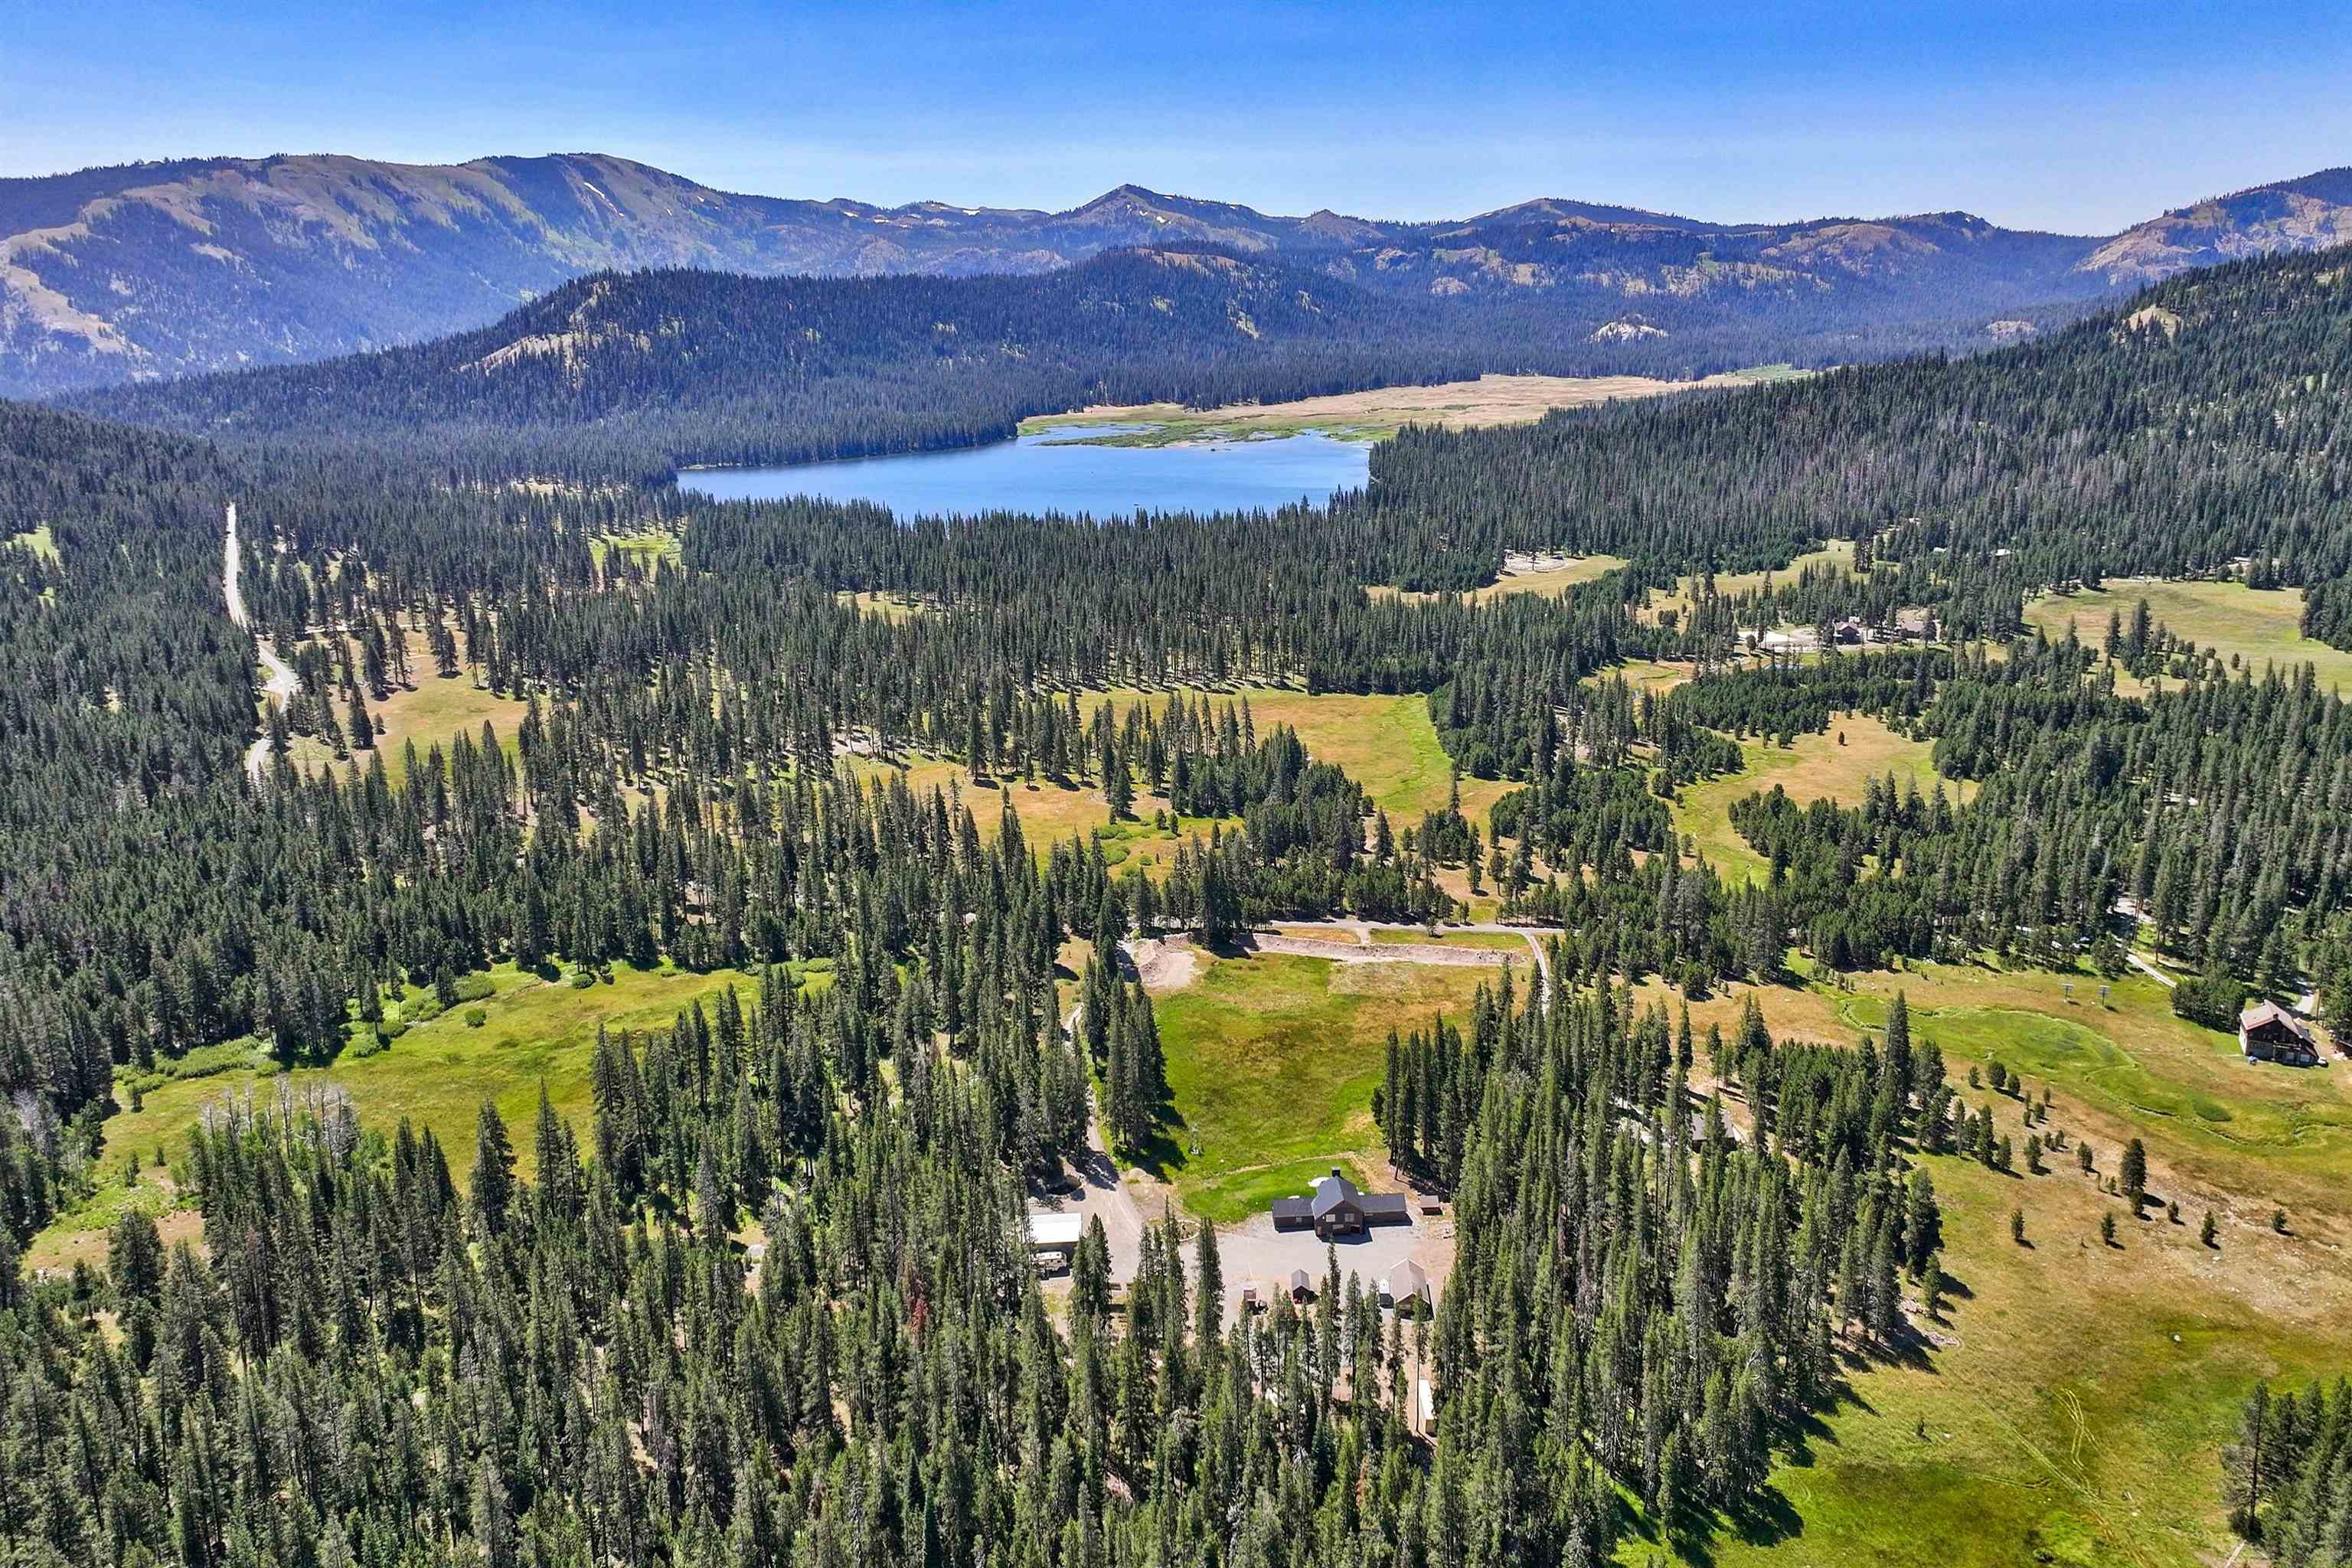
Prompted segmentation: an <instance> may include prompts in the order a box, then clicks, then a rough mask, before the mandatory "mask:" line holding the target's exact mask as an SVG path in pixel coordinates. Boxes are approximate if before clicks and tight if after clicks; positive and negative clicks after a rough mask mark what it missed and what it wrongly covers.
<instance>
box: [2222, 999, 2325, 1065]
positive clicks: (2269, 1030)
mask: <svg viewBox="0 0 2352 1568" xmlns="http://www.w3.org/2000/svg"><path fill="white" fill-rule="evenodd" d="M2238 1048H2239V1049H2240V1050H2242V1051H2243V1052H2245V1054H2246V1059H2247V1060H2249V1061H2257V1062H2284V1063H2286V1064H2287V1065H2288V1066H2289V1067H2299V1068H2308V1067H2317V1066H2318V1065H2319V1047H2318V1046H2317V1045H2316V1044H2315V1043H2314V1042H2313V1040H2312V1037H2311V1026H2309V1025H2307V1024H2305V1022H2304V1021H2303V1020H2302V1019H2300V1018H2298V1017H2296V1016H2294V1014H2292V1013H2290V1012H2288V1011H2287V1010H2286V1009H2285V1008H2284V1007H2282V1006H2280V1005H2278V1004H2277V1003H2275V1002H2263V1003H2259V1004H2257V1005H2254V1006H2252V1007H2249V1008H2247V1009H2246V1010H2245V1011H2244V1012H2242V1013H2241V1014H2239V1015H2238Z"/></svg>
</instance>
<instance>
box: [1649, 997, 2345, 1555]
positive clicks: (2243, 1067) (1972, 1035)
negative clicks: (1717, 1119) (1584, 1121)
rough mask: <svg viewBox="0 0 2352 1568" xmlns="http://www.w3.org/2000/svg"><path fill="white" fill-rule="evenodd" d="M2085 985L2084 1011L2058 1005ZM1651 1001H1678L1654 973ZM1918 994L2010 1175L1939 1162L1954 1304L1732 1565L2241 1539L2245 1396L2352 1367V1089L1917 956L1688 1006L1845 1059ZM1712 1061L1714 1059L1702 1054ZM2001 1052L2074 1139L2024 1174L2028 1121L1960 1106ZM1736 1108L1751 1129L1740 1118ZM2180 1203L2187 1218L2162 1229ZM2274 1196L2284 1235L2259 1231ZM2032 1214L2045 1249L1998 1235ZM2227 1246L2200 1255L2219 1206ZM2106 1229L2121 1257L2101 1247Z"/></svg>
mask: <svg viewBox="0 0 2352 1568" xmlns="http://www.w3.org/2000/svg"><path fill="white" fill-rule="evenodd" d="M2070 979H2071V981H2072V984H2073V994H2072V996H2071V997H2070V996H2069V995H2068V994H2067V985H2068V983H2069V980H2070ZM1641 989H1642V994H1643V1003H1644V1005H1646V1004H1647V1003H1648V1002H1650V1001H1652V1000H1659V1001H1664V1003H1665V1004H1666V1005H1667V1006H1668V1007H1669V1008H1670V1009H1671V1008H1672V1007H1674V1006H1675V1005H1676V999H1675V996H1674V994H1672V993H1671V992H1669V991H1668V990H1666V988H1664V986H1661V985H1659V984H1655V983H1652V984H1646V985H1644V986H1643V987H1642V988H1641ZM1897 990H1900V991H1903V992H1904V993H1906V995H1907V997H1908V999H1909V1002H1910V1005H1911V1016H1912V1037H1913V1039H1914V1040H1915V1041H1919V1040H1933V1041H1935V1042H1936V1043H1937V1046H1938V1047H1940V1048H1941V1049H1942V1050H1943V1052H1944V1055H1945V1059H1946V1063H1947V1067H1948V1073H1949V1076H1950V1078H1951V1079H1952V1080H1953V1082H1954V1083H1955V1085H1956V1087H1960V1088H1962V1089H1963V1091H1964V1093H1965V1098H1966V1100H1967V1101H1968V1103H1969V1106H1970V1107H1971V1108H1974V1107H1977V1106H1990V1108H1991V1110H1992V1111H1993V1115H1994V1121H1995V1124H1996V1127H1997V1129H1998V1130H1999V1131H2000V1132H2001V1133H2002V1134H2004V1135H2005V1136H2007V1137H2008V1138H2010V1140H2011V1142H2012V1144H2013V1145H2014V1146H2015V1147H2016V1149H2017V1150H2018V1151H2019V1154H2018V1158H2017V1161H2016V1169H2015V1171H2014V1172H2011V1173H2003V1172H1997V1171H1992V1170H1988V1169H1986V1168H1985V1167H1983V1166H1981V1165H1979V1164H1978V1163H1975V1162H1973V1161H1969V1160H1963V1159H1958V1158H1949V1157H1943V1158H1935V1159H1931V1160H1929V1161H1928V1162H1927V1164H1928V1167H1929V1169H1930V1171H1931V1173H1933V1175H1934V1178H1935V1182H1936V1187H1937V1194H1938V1196H1939V1198H1940V1199H1941V1201H1942V1204H1943V1207H1944V1225H1945V1242H1946V1262H1947V1267H1948V1270H1949V1272H1950V1273H1951V1275H1952V1276H1953V1277H1954V1278H1955V1279H1958V1281H1959V1282H1960V1283H1961V1284H1962V1285H1963V1286H1964V1287H1965V1294H1964V1295H1963V1296H1961V1298H1960V1299H1959V1300H1956V1301H1955V1302H1954V1304H1953V1306H1952V1309H1951V1311H1950V1313H1949V1316H1948V1321H1947V1322H1946V1323H1945V1324H1943V1325H1940V1326H1938V1327H1937V1332H1938V1333H1939V1334H1940V1335H1942V1337H1943V1342H1941V1343H1940V1345H1939V1347H1938V1349H1937V1352H1936V1353H1935V1355H1934V1357H1933V1359H1932V1363H1930V1364H1928V1365H1924V1366H1905V1367H1879V1368H1875V1369H1873V1370H1871V1371H1868V1372H1864V1373H1859V1374H1858V1375H1857V1376H1856V1377H1855V1379H1854V1391H1855V1394H1857V1396H1858V1398H1857V1400H1856V1401H1855V1402H1853V1403H1849V1404H1847V1405H1844V1406H1843V1407H1842V1408H1841V1409H1840V1410H1839V1411H1838V1412H1837V1413H1836V1414H1834V1415H1832V1416H1831V1417H1830V1418H1829V1420H1828V1422H1827V1424H1826V1426H1825V1428H1824V1430H1823V1432H1822V1434H1821V1435H1819V1436H1816V1438H1815V1440H1814V1441H1813V1442H1812V1443H1811V1444H1810V1445H1809V1450H1810V1455H1809V1458H1807V1459H1806V1460H1805V1461H1803V1462H1800V1463H1790V1464H1784V1465H1783V1466H1781V1467H1780V1469H1779V1470H1778V1471H1777V1472H1776V1474H1775V1475H1774V1478H1773V1481H1774V1485H1775V1486H1776V1487H1777V1488H1778V1489H1779V1490H1780V1492H1781V1494H1782V1495H1783V1497H1784V1498H1785V1499H1786V1500H1787V1501H1788V1503H1789V1504H1790V1509H1791V1510H1792V1513H1793V1516H1794V1518H1795V1519H1796V1520H1797V1521H1800V1528H1799V1531H1798V1532H1797V1533H1796V1534H1795V1535H1793V1536H1790V1537H1789V1538H1787V1539H1783V1540H1777V1541H1743V1540H1740V1539H1737V1538H1733V1537H1726V1538H1724V1539H1721V1540H1718V1541H1717V1542H1712V1543H1711V1547H1710V1550H1711V1552H1712V1553H1713V1557H1714V1561H1716V1562H1717V1563H1739V1564H1747V1563H1782V1562H1790V1561H1795V1562H1804V1563H1829V1564H1841V1565H1842V1564H1847V1563H1917V1564H1927V1563H1982V1564H1994V1563H2015V1562H2033V1561H2048V1562H2060V1563H2115V1564H2126V1563H2173V1562H2183V1563H2185V1562H2191V1561H2196V1560H2197V1559H2198V1558H2199V1557H2200V1555H2201V1556H2203V1557H2204V1558H2205V1559H2206V1560H2207V1561H2216V1562H2217V1561H2219V1560H2220V1559H2221V1557H2222V1556H2223V1555H2225V1554H2226V1553H2227V1552H2228V1550H2229V1544H2230V1542H2229V1538H2228V1536H2227V1533H2226V1529H2225V1527H2224V1525H2223V1521H2222V1520H2221V1506H2220V1499H2219V1492H2218V1482H2219V1456H2220V1450H2221V1445H2222V1444H2223V1442H2225V1441H2226V1440H2227V1438H2228V1436H2229V1434H2230V1429H2231V1425H2232V1423H2233V1422H2234V1418H2235V1414H2236V1407H2237V1405H2238V1404H2239V1402H2240V1401H2241V1400H2242V1398H2243V1396H2244V1394H2245V1392H2246V1391H2247V1389H2248V1388H2249V1387H2250V1386H2251V1385H2252V1383H2253V1382H2254V1381H2256V1380H2257V1379H2269V1380H2276V1379H2281V1378H2294V1379H2301V1378H2305V1377H2307V1376H2311V1375H2315V1374H2318V1373H2328V1372H2330V1371H2331V1370H2332V1369H2334V1368H2336V1367H2339V1366H2341V1365H2342V1364H2343V1363H2344V1362H2345V1360H2346V1358H2347V1355H2352V1265H2347V1262H2346V1259H2345V1256H2344V1253H2343V1251H2342V1248H2343V1247H2344V1244H2345V1242H2346V1241H2347V1239H2352V1224H2347V1220H2352V1202H2347V1197H2346V1195H2345V1194H2346V1192H2347V1183H2346V1177H2347V1174H2352V1094H2347V1085H2346V1083H2345V1082H2344V1078H2345V1075H2344V1073H2343V1071H2342V1070H2341V1069H2340V1068H2331V1069H2327V1070H2324V1071H2305V1072H2297V1071H2294V1069H2289V1068H2264V1067H2255V1066H2250V1065H2249V1064H2247V1063H2245V1062H2243V1061H2242V1060H2241V1059H2239V1058H2238V1057H2237V1054H2236V1051H2235V1047H2234V1041H2232V1040H2231V1038H2230V1037H2226V1036H2222V1035H2219V1034H2216V1033H2214V1032H2212V1031H2210V1030H2205V1029H2200V1028H2198V1027H2197V1026H2193V1025H2189V1024H2187V1023H2184V1022H2183V1021H2182V1020H2180V1019H2179V1018H2176V1017H2175V1016H2173V1015H2172V1013H2171V1010H2170V1007H2169V1005H2168V997H2167V994H2166V993H2165V992H2164V991H2163V989H2162V988H2161V987H2160V986H2158V985H2157V984H2155V983H2154V982H2152V981H2149V980H2147V979H2145V978H2143V977H2141V976H2138V975H2137V974H2135V975H2132V976H2130V977H2127V978H2126V979H2125V980H2123V981H2120V982H2117V983H2116V984H2115V986H2114V989H2113V993H2112V995H2111V997H2110V998H2109V999H2108V1001H2107V1002H2106V1003H2105V1004H2102V1003H2101V1001H2100V1000H2099V995H2098V982H2097V981H2096V979H2095V978H2094V977H2092V976H2089V975H2087V974H2084V975H2074V976H2071V977H2070V976H2066V975H2060V974H2052V973H2042V972H2035V971H2015V970H2007V969H2002V968H1999V967H1995V966H1991V965H1977V964H1970V965H1937V964H1929V965H1921V966H1918V967H1916V968H1913V969H1910V970H1906V971H1902V972H1886V973H1864V974H1857V975H1853V976H1849V977H1846V979H1845V980H1844V981H1843V982H1842V983H1839V984H1830V983H1828V982H1826V981H1824V982H1822V983H1816V984H1801V985H1788V986H1765V987H1748V986H1730V987H1727V988H1725V989H1724V990H1723V991H1722V992H1720V993H1719V994H1716V995H1713V996H1710V997H1707V998H1706V999H1704V1000H1702V1001H1700V1002H1697V1003H1695V1004H1694V1005H1692V1009H1691V1012H1692V1017H1693V1022H1694V1026H1695V1027H1696V1029H1697V1030H1698V1032H1699V1033H1700V1035H1701V1036H1702V1039H1703V1037H1704V1035H1705V1031H1706V1027H1707V1026H1708V1025H1709V1024H1710V1023H1713V1024H1717V1025H1720V1026H1722V1027H1723V1028H1724V1029H1725V1030H1726V1031H1727V1032H1729V1031H1730V1030H1731V1029H1732V1028H1733V1027H1734V1026H1736V1024H1737V1022H1738V1017H1739V1013H1740V1009H1741V1006H1742V1005H1743V1003H1744V1002H1745V1000H1746V999H1747V998H1748V997H1749V996H1753V997H1755V998H1756V999H1757V1001H1758V1003H1759V1005H1760V1006H1761V1007H1762V1009H1763V1012H1764V1016H1765V1018H1766V1021H1767V1023H1768V1025H1769V1026H1770V1027H1771V1029H1772V1031H1773V1032H1774V1034H1775V1035H1776V1036H1778V1037H1782V1038H1791V1037H1794V1038H1809V1039H1822V1040H1827V1041H1830V1042H1832V1043H1837V1044H1847V1045H1850V1044H1853V1042H1855V1041H1856V1040H1858V1039H1861V1038H1863V1037H1865V1035H1867V1034H1869V1033H1870V1032H1872V1031H1874V1029H1875V1028H1876V1027H1877V1026H1881V1025H1883V1022H1884V1019H1885V1014H1886V1009H1887V1007H1888V1006H1889V1005H1890V1004H1891V1002H1892V1000H1893V997H1894V995H1895V992H1896V991H1897ZM1699 1054H1700V1058H1701V1070H1702V1072H1704V1070H1705V1056H1706V1052H1705V1047H1704V1044H1703V1043H1702V1045H1701V1048H1700V1052H1699ZM1994 1059H1999V1060H2000V1061H2001V1062H2003V1064H2004V1065H2005V1066H2007V1067H2009V1068H2011V1069H2014V1070H2017V1071H2021V1072H2022V1073H2023V1074H2024V1075H2025V1078H2026V1079H2027V1083H2028V1087H2029V1091H2030V1092H2032V1094H2033V1095H2034V1096H2035V1098H2036V1099H2038V1098H2039V1097H2040V1094H2041V1092H2042V1090H2043V1089H2049V1090H2050V1091H2051V1097H2052V1099H2051V1105H2052V1115H2051V1118H2050V1122H2049V1124H2048V1125H2044V1126H2042V1127H2039V1128H2037V1129H2034V1130H2033V1131H2040V1132H2042V1133H2045V1134H2046V1133H2047V1132H2048V1131H2049V1130H2050V1127H2051V1126H2055V1127H2059V1128H2063V1129H2065V1130H2067V1131H2068V1132H2069V1133H2070V1134H2071V1135H2072V1136H2073V1137H2074V1138H2075V1139H2078V1140H2087V1141H2088V1142H2090V1143H2091V1145H2092V1146H2093V1148H2094V1150H2095V1156H2096V1162H2097V1167H2098V1168H2097V1171H2096V1173H2095V1174H2093V1175H2091V1176H2085V1175H2084V1174H2083V1173H2081V1172H2080V1171H2079V1170H2078V1169H2077V1167H2076V1165H2075V1163H2074V1152H2073V1150H2072V1149H2071V1148H2070V1149H2068V1150H2067V1151H2065V1152H2062V1153H2058V1154H2053V1155H2051V1156H2049V1157H2047V1158H2046V1159H2045V1162H2044V1167H2045V1168H2044V1171H2043V1172H2042V1173H2038V1174H2037V1173H2028V1172H2027V1171H2026V1169H2025V1167H2024V1159H2023V1152H2022V1151H2023V1149H2024V1144H2025V1139H2026V1135H2027V1132H2028V1131H2029V1130H2028V1129H2027V1128H2026V1126H2025V1125H2024V1122H2023V1118H2022V1105H2021V1102H2020V1101H2019V1100H2015V1099H2011V1098H2007V1097H2000V1096H1995V1095H1993V1094H1992V1093H1991V1092H1990V1089H1977V1090H1967V1089H1966V1088H1965V1086H1966V1082H1967V1077H1968V1073H1969V1069H1970V1068H1972V1067H1973V1068H1979V1069H1980V1070H1981V1069H1984V1068H1987V1067H1988V1066H1989V1064H1990V1062H1991V1061H1992V1060H1994ZM1734 1115H1735V1119H1736V1120H1737V1119H1741V1118H1742V1117H1743V1116H1744V1112H1743V1111H1742V1110H1740V1109H1739V1108H1738V1104H1737V1100H1736V1091H1735V1101H1734ZM2133 1137H2138V1138H2141V1139H2143V1140H2144V1141H2145V1142H2146V1143H2147V1151H2148V1163H2149V1172H2150V1190H2151V1191H2152V1192H2153V1193H2154V1194H2156V1197H2157V1204H2156V1205H2155V1206H2154V1207H2152V1208H2151V1209H2150V1210H2149V1211H2148V1214H2147V1217H2146V1218H2145V1219H2143V1220H2140V1221H2137V1222H2135V1221H2133V1220H2132V1218H2131V1215H2130V1209H2129V1207H2128V1205H2125V1204H2124V1203H2123V1202H2122V1201H2121V1200H2119V1199H2116V1198H2113V1197H2109V1196H2107V1195H2105V1194H2104V1193H2103V1192H2102V1190H2101V1188H2102V1184H2103V1182H2104V1179H2105V1177H2106V1176H2108V1175H2110V1174H2112V1173H2114V1171H2115V1169H2116V1163H2117V1151H2118V1150H2119V1149H2120V1148H2121V1146H2122V1144H2123V1143H2124V1142H2126V1140H2128V1139H2130V1138H2133ZM2168 1201H2177V1202H2178V1203H2179V1205H2180V1208H2181V1213H2182V1217H2181V1222H2180V1223H2179V1224H2178V1225H2175V1224H2172V1223H2171V1222H2170V1221H2169V1219H2168V1217H2167V1215H2166V1213H2165V1210H2164V1207H2163V1205H2164V1204H2165V1203H2166V1202H2168ZM2274 1205H2284V1206H2285V1207H2286V1208H2287V1209H2288V1211H2289V1213H2290V1215H2291V1216H2292V1221H2293V1223H2292V1226H2291V1230H2290V1234H2288V1235H2284V1236H2281V1235H2276V1234H2274V1233H2273V1232H2272V1230H2271V1229H2270V1226H2269V1217H2270V1215H2271V1212H2272V1209H2273V1206H2274ZM2020 1208H2021V1209H2023V1210H2024V1212H2025V1215H2026V1234H2027V1239H2028V1241H2029V1242H2030V1243H2031V1245H2030V1246H2027V1247H2019V1246H2018V1245H2016V1244H2015V1243H2014V1242H2012V1241H2011V1239H2010V1236H2009V1215H2010V1213H2011V1210H2012V1209H2020ZM2208 1209H2211V1210H2212V1211H2214V1213H2215V1215H2216V1216H2217V1218H2218V1220H2219V1222H2220V1225H2221V1245H2220V1247H2219V1248H2218V1249H2209V1248H2207V1247H2203V1246H2201V1245H2200V1243H2199V1241H2198V1239H2197V1232H2198V1225H2199V1222H2200V1219H2201V1217H2202V1215H2203V1214H2204V1213H2205V1211H2206V1210H2208ZM2106 1213H2113V1214H2115V1215H2116V1218H2117V1220H2118V1223H2119V1229H2120V1237H2119V1239H2120V1242H2121V1245H2120V1246H2119V1247H2106V1246H2105V1245H2104V1244H2103V1243H2102V1242H2101V1240H2100V1238H2099V1228H2098V1227H2099V1220H2100V1217H2101V1215H2103V1214H2106Z"/></svg>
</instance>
